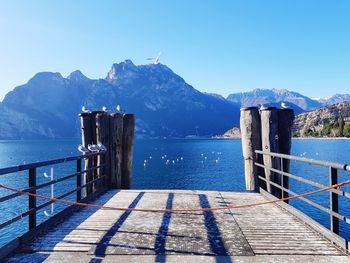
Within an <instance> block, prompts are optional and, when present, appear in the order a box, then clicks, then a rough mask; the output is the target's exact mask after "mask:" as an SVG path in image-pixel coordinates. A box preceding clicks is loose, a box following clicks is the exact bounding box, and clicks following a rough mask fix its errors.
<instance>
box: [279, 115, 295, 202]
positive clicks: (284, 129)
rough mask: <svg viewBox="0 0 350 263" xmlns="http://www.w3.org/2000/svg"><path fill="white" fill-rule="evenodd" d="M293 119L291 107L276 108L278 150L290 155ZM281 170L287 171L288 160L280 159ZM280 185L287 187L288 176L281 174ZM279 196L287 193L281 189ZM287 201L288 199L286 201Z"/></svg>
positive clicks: (286, 195)
mask: <svg viewBox="0 0 350 263" xmlns="http://www.w3.org/2000/svg"><path fill="white" fill-rule="evenodd" d="M293 121H294V111H293V110H292V109H279V110H278V138H279V152H280V153H283V154H288V155H290V152H291V148H292V126H293ZM280 166H281V170H282V171H283V172H286V173H289V171H290V160H288V159H281V160H280ZM281 185H282V186H283V187H284V188H286V189H288V187H289V177H288V176H284V175H281ZM280 194H281V196H280V198H285V197H288V193H287V192H286V191H283V190H282V192H281V193H280ZM287 202H288V201H287Z"/></svg>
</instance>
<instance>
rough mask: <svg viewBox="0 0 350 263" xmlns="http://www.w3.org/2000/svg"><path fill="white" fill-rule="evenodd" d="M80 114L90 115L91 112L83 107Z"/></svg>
mask: <svg viewBox="0 0 350 263" xmlns="http://www.w3.org/2000/svg"><path fill="white" fill-rule="evenodd" d="M81 112H83V113H91V111H89V110H88V109H87V108H86V107H85V106H83V107H82V108H81Z"/></svg>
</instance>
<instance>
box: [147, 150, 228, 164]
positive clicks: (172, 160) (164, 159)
mask: <svg viewBox="0 0 350 263" xmlns="http://www.w3.org/2000/svg"><path fill="white" fill-rule="evenodd" d="M211 153H212V155H214V163H218V162H219V161H220V155H221V154H222V152H215V151H212V152H211ZM200 156H201V163H202V164H204V163H205V162H207V161H209V159H208V156H206V155H205V154H204V153H201V154H200ZM152 159H153V156H152V155H150V156H149V157H148V158H147V159H144V160H143V167H145V168H146V166H147V165H149V164H150V162H151V160H152ZM160 160H161V162H162V163H164V164H165V165H175V164H177V163H181V162H183V161H184V157H183V156H177V157H175V158H169V156H168V155H166V154H164V155H162V156H161V157H160Z"/></svg>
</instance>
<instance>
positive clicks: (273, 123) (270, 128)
mask: <svg viewBox="0 0 350 263" xmlns="http://www.w3.org/2000/svg"><path fill="white" fill-rule="evenodd" d="M260 114H261V115H260V116H261V141H262V150H263V151H267V152H274V153H279V138H278V111H277V109H276V108H274V107H268V108H263V109H261V110H260ZM263 160H264V165H265V167H266V168H265V169H264V170H265V178H266V181H267V184H266V187H267V191H268V192H269V193H272V194H273V195H275V196H277V197H280V196H281V195H282V194H281V191H280V189H277V188H276V187H274V186H272V185H271V184H270V181H272V182H274V183H277V184H279V185H280V183H281V176H280V175H279V174H277V173H274V172H272V171H271V170H270V168H275V169H279V162H278V160H277V158H274V157H271V156H268V155H264V157H263Z"/></svg>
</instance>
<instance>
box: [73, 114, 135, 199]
mask: <svg viewBox="0 0 350 263" xmlns="http://www.w3.org/2000/svg"><path fill="white" fill-rule="evenodd" d="M80 119H81V129H82V145H83V146H85V147H86V148H87V147H88V145H93V144H99V143H100V144H103V145H104V146H105V147H106V148H107V151H106V153H105V154H104V155H99V156H97V157H94V158H89V159H87V160H85V164H84V170H87V172H85V176H84V184H86V183H89V182H91V181H92V180H95V179H97V178H98V177H99V176H102V175H106V180H104V185H107V187H109V188H116V189H130V187H131V177H132V160H133V145H134V129H135V127H134V126H135V117H134V115H133V114H125V115H123V114H120V113H112V114H109V113H107V112H103V111H95V112H92V113H81V114H80ZM104 164H105V165H104ZM100 166H102V167H100ZM93 167H99V168H97V169H92V168H93ZM101 184H102V182H100V181H97V182H94V183H93V185H88V186H87V187H86V195H90V194H91V193H93V192H94V191H96V190H97V189H98V188H100V187H101V186H102V185H101Z"/></svg>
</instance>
